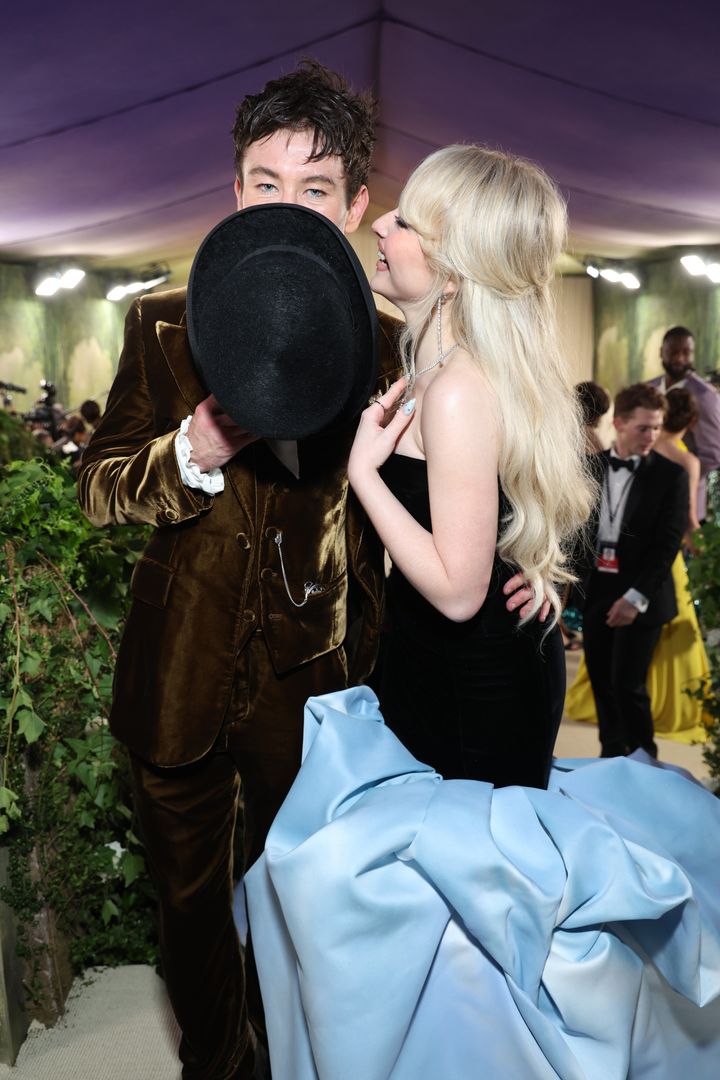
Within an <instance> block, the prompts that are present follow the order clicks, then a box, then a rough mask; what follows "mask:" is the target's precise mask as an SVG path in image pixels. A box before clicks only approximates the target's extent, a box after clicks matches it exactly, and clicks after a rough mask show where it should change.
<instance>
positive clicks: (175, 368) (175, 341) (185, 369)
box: [155, 317, 208, 412]
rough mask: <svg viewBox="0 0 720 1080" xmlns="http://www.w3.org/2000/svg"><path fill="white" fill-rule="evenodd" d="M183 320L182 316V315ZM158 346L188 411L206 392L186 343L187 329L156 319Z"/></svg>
mask: <svg viewBox="0 0 720 1080" xmlns="http://www.w3.org/2000/svg"><path fill="white" fill-rule="evenodd" d="M183 322H184V317H183ZM155 332H156V333H157V337H158V341H159V342H160V348H161V349H162V351H163V355H164V357H165V360H166V361H167V365H168V367H169V369H170V374H171V375H172V377H173V379H174V381H175V384H176V386H177V388H178V391H179V393H180V396H181V398H182V399H183V401H184V402H185V404H186V405H187V407H188V411H189V412H194V411H195V408H196V407H197V406H198V405H199V404H200V402H201V401H203V400H204V399H205V398H206V397H207V396H208V392H207V390H206V389H205V387H204V386H203V384H202V383H201V381H200V379H199V377H198V374H197V371H196V368H195V364H194V363H193V359H192V356H191V355H190V346H189V344H188V337H187V330H186V328H185V326H184V325H180V326H176V325H174V324H173V323H166V322H162V321H158V322H157V323H156V324H155Z"/></svg>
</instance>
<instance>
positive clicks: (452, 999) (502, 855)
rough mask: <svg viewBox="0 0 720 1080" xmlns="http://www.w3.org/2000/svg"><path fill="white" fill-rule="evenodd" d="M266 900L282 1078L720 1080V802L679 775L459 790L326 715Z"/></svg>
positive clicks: (264, 920) (261, 933)
mask: <svg viewBox="0 0 720 1080" xmlns="http://www.w3.org/2000/svg"><path fill="white" fill-rule="evenodd" d="M246 889H247V896H248V906H249V913H250V925H251V927H252V934H253V944H254V949H255V955H256V958H257V963H258V969H259V974H260V982H261V987H262V992H263V999H264V1001H265V1007H266V1017H267V1024H268V1034H269V1038H270V1052H271V1063H272V1072H273V1078H274V1080H318V1078H320V1080H390V1078H392V1080H476V1078H477V1080H557V1078H558V1077H560V1078H561V1080H628V1078H630V1080H641V1078H642V1080H661V1078H662V1080H717V1078H718V1077H720V998H719V997H718V995H720V800H717V799H715V798H714V797H713V796H712V795H710V794H709V793H708V792H706V791H705V790H704V789H703V788H702V787H701V786H700V785H697V784H695V783H693V782H691V781H689V780H687V779H685V778H684V777H682V776H679V775H677V774H675V773H672V772H668V771H665V770H662V769H657V768H652V767H650V766H649V765H643V764H638V763H635V762H632V761H628V760H627V759H624V758H618V759H613V760H609V761H593V762H558V763H557V767H556V768H555V769H554V771H553V774H552V778H551V787H550V790H548V791H539V790H535V789H531V788H519V787H513V788H505V789H502V790H498V791H495V790H494V789H493V788H492V787H491V785H489V784H484V783H479V782H475V781H464V780H451V781H443V780H441V778H440V777H439V776H438V775H437V774H436V773H435V772H433V770H432V769H431V768H429V767H428V766H426V765H423V764H421V763H420V762H418V761H416V760H415V758H413V757H412V756H411V755H410V754H409V753H408V751H407V750H406V749H405V748H404V747H403V746H402V744H401V743H400V742H399V741H398V740H397V739H396V738H395V736H394V735H393V734H392V732H391V731H390V730H389V729H387V728H386V727H385V726H384V724H383V722H382V717H381V715H380V712H379V710H378V704H377V699H376V698H375V696H374V694H373V693H372V692H371V691H370V690H368V689H366V688H360V687H358V688H354V689H352V690H347V691H345V692H342V693H337V694H328V695H325V696H323V697H319V698H312V699H311V700H310V701H308V703H307V706H306V711H305V733H304V747H303V765H302V768H301V770H300V772H299V774H298V777H297V780H296V781H295V784H294V785H293V787H292V789H291V791H290V793H289V795H288V797H287V799H286V800H285V803H284V804H283V806H282V808H281V810H280V812H279V814H278V816H277V818H276V820H275V822H274V824H273V826H272V829H271V830H270V834H269V836H268V840H267V845H266V849H265V854H264V855H263V857H262V858H261V859H260V860H259V861H258V862H257V863H256V864H255V865H254V866H253V867H252V868H251V870H250V871H249V873H248V875H247V877H246ZM700 1006H704V1007H703V1008H701V1007H700Z"/></svg>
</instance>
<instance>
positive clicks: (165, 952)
mask: <svg viewBox="0 0 720 1080" xmlns="http://www.w3.org/2000/svg"><path fill="white" fill-rule="evenodd" d="M188 663H192V659H191V658H188ZM197 677H198V678H199V679H202V677H203V676H202V671H201V670H198V672H197ZM346 682H347V671H346V665H345V656H344V652H343V650H342V649H336V650H333V651H332V652H330V653H326V654H325V655H324V656H320V657H318V658H317V659H315V660H312V661H310V662H309V663H307V664H303V665H302V666H300V667H298V668H295V669H294V670H292V671H290V672H287V673H286V674H284V675H281V676H278V675H276V674H275V671H274V669H273V667H272V664H271V661H270V656H269V654H268V650H267V646H266V644H265V639H264V638H263V635H262V633H261V632H259V631H258V632H257V633H256V634H254V635H253V637H252V638H251V639H250V641H249V643H248V644H247V646H246V647H245V648H244V649H243V651H242V652H241V653H240V655H239V656H238V659H237V666H236V670H235V680H234V685H233V694H232V704H231V707H230V709H229V710H228V714H227V716H226V718H225V723H224V724H223V727H222V730H221V732H220V736H219V737H218V740H217V742H216V744H215V746H214V747H213V749H212V750H211V751H210V753H209V754H207V755H206V756H205V757H204V758H202V759H201V760H200V761H198V762H195V763H194V764H192V765H185V766H180V767H178V768H168V769H162V768H158V767H156V766H152V765H148V764H147V763H145V762H143V761H141V760H140V759H139V758H137V757H134V756H132V757H131V765H132V775H133V788H134V796H135V808H136V811H137V815H138V818H139V822H140V830H141V833H142V837H143V840H144V843H145V845H146V849H147V854H148V859H149V863H150V868H151V872H152V875H153V879H154V881H155V885H156V888H157V891H158V896H159V902H160V940H161V955H162V962H163V973H164V976H165V981H166V983H167V987H168V993H169V995H170V1000H171V1002H172V1006H173V1010H174V1012H175V1016H176V1017H177V1020H178V1023H179V1025H180V1028H181V1030H182V1042H181V1045H180V1058H181V1060H182V1062H183V1072H182V1075H183V1078H184V1080H246V1078H250V1077H251V1076H252V1072H253V1062H254V1054H253V1049H252V1044H253V1042H254V1039H253V1037H252V1034H251V1027H250V1025H251V1024H252V1026H253V1027H254V1028H255V1030H256V1031H257V1032H258V1034H259V1036H260V1038H261V1039H262V1038H263V1037H264V1021H263V1011H262V1004H261V1001H260V994H259V989H258V984H257V976H256V973H255V969H254V964H253V961H252V956H251V950H250V949H248V951H247V952H248V955H247V956H246V965H245V967H246V968H247V971H244V965H243V958H242V953H241V948H240V943H239V940H238V935H237V932H236V929H235V924H234V922H233V915H232V896H233V832H234V828H235V816H236V808H237V800H238V795H239V791H240V785H241V784H242V791H243V797H244V823H245V824H244V837H243V847H244V852H245V866H246V867H250V866H251V865H252V863H253V862H254V861H255V860H256V859H257V858H258V856H259V855H260V854H261V853H262V850H263V845H264V842H265V837H266V835H267V832H268V829H269V828H270V825H271V824H272V821H273V818H274V817H275V814H276V813H277V811H278V809H279V807H280V805H281V803H282V801H283V799H284V798H285V795H286V794H287V792H288V790H289V788H290V786H291V784H292V782H293V779H294V778H295V774H296V772H297V770H298V768H299V766H300V754H301V749H302V725H303V707H304V705H305V702H306V700H307V698H308V697H311V696H313V695H316V694H323V693H328V692H329V691H331V690H338V689H341V688H342V687H344V686H345V685H346ZM246 977H247V992H246Z"/></svg>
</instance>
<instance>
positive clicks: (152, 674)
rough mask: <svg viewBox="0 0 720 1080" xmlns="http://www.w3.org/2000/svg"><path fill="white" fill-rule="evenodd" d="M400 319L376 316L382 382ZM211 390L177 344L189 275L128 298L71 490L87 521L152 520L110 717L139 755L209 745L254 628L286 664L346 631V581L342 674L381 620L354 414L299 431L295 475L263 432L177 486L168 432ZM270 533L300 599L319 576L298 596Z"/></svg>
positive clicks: (393, 370)
mask: <svg viewBox="0 0 720 1080" xmlns="http://www.w3.org/2000/svg"><path fill="white" fill-rule="evenodd" d="M395 328H396V324H395V323H394V321H393V320H392V319H388V318H387V317H384V316H380V334H379V340H380V377H379V380H378V389H384V388H386V386H387V385H388V384H389V382H390V381H392V379H393V378H395V377H396V376H397V374H398V371H397V359H396V353H395ZM206 396H207V390H206V388H205V387H204V386H203V385H202V383H201V382H200V380H199V378H198V375H197V372H196V370H195V368H194V365H193V362H192V359H191V356H190V351H189V347H188V339H187V333H186V327H185V292H184V290H175V291H173V292H170V293H165V294H159V295H150V296H145V297H142V298H140V299H138V300H136V301H135V302H134V304H133V305H132V307H131V309H130V312H129V314H128V318H127V323H126V336H125V347H124V349H123V353H122V356H121V358H120V365H119V369H118V374H117V377H116V380H115V382H114V384H113V388H112V390H111V393H110V396H109V398H108V404H107V409H106V412H105V415H104V416H103V418H102V420H101V422H100V425H99V427H98V429H97V431H96V432H95V434H94V436H93V438H92V440H91V442H90V445H89V447H88V449H87V450H86V452H85V454H84V457H83V463H82V468H81V471H80V475H79V478H78V490H79V498H80V502H81V505H82V507H83V509H84V511H85V513H86V514H87V516H88V517H89V518H90V520H91V521H93V522H94V523H95V524H97V525H108V524H111V523H118V524H124V523H130V522H138V523H147V524H152V525H154V526H156V529H155V532H154V534H153V536H152V538H151V539H150V542H149V543H148V545H147V548H146V550H145V552H144V554H143V557H142V558H141V559H140V561H139V563H138V565H137V567H136V569H135V572H134V574H133V579H132V584H131V588H132V594H133V604H132V607H131V611H130V615H129V617H128V621H127V625H126V627H125V632H124V635H123V640H122V645H121V648H120V654H119V657H118V663H117V667H116V672H115V686H114V701H113V708H112V712H111V716H110V724H111V730H112V731H113V734H115V735H116V737H117V738H119V739H120V740H121V741H122V742H124V743H126V744H127V745H128V746H129V748H130V749H131V750H132V752H133V753H134V754H135V755H136V756H137V757H139V758H141V759H143V760H144V761H147V762H150V763H153V764H157V765H162V766H177V765H180V764H184V763H188V762H192V761H196V760H198V759H199V758H201V757H202V756H203V755H204V754H206V753H207V752H208V751H209V749H210V748H211V747H212V745H213V744H214V742H215V739H216V737H217V735H218V732H219V730H220V726H221V724H222V721H223V717H224V716H225V714H226V711H227V708H228V705H229V702H230V697H231V692H232V684H233V676H234V670H235V661H236V657H237V656H238V654H239V653H240V651H241V650H242V649H243V648H244V647H245V645H246V644H247V641H248V640H249V638H250V636H251V635H252V634H253V633H254V632H255V630H256V629H258V628H260V629H261V630H262V633H263V635H264V637H265V640H266V641H267V644H268V649H269V653H270V656H271V659H272V663H273V666H274V669H275V672H276V673H277V674H278V675H282V674H283V673H285V672H288V671H290V670H291V669H293V668H295V667H297V666H299V665H300V664H304V663H307V662H308V661H310V660H312V659H314V658H316V657H318V656H322V655H323V654H325V653H327V652H330V651H331V650H333V649H336V648H337V647H338V646H340V645H341V644H342V643H343V642H344V641H345V639H346V636H347V635H348V593H349V591H351V592H352V594H353V598H354V599H355V600H356V602H357V606H358V610H359V623H358V625H357V626H355V627H353V633H352V639H353V648H352V650H348V663H349V672H350V679H351V681H357V680H361V679H362V678H363V677H364V676H365V675H367V673H368V672H369V671H370V670H371V668H372V665H373V662H374V657H375V652H376V648H377V640H378V632H379V623H380V602H381V595H382V583H383V568H382V557H381V551H380V548H379V545H378V543H377V538H376V537H375V535H374V533H373V532H372V530H370V529H369V528H368V527H367V526H366V520H365V517H364V515H363V513H362V512H361V510H360V508H359V506H358V504H357V503H356V502H355V500H354V498H353V497H352V495H351V493H350V492H349V489H348V483H347V474H346V466H347V457H348V453H349V450H350V446H351V445H352V440H353V435H354V429H355V422H354V421H353V422H352V423H349V424H348V425H346V426H345V427H344V428H343V429H342V430H340V431H337V432H335V433H333V434H332V435H327V436H318V437H315V438H313V439H308V440H305V441H302V442H300V443H299V444H298V456H299V462H300V479H299V480H296V479H295V478H294V477H293V476H292V474H291V473H290V472H289V471H288V470H287V469H286V468H285V467H284V466H283V465H281V464H280V462H278V461H277V459H276V458H275V457H274V455H273V454H272V452H271V451H270V449H269V448H268V447H267V446H266V445H265V444H264V443H262V442H259V443H256V444H253V445H251V446H249V447H247V448H246V449H245V450H243V451H242V452H241V453H240V454H238V455H237V456H236V457H235V458H234V459H233V460H232V461H231V462H230V463H229V464H228V465H227V466H226V467H225V470H224V473H225V491H224V492H223V493H222V494H221V495H219V496H216V497H212V496H207V495H204V494H203V493H202V492H199V491H193V490H191V489H190V488H187V487H185V485H184V484H183V483H182V481H181V479H180V475H179V471H178V467H177V462H176V459H175V452H174V445H173V444H174V440H175V435H176V432H177V429H178V428H179V425H180V423H181V421H182V420H183V419H184V417H185V416H187V415H188V413H190V412H192V411H193V410H194V409H195V407H196V406H197V405H198V403H199V402H200V401H202V400H203V399H204V398H205V397H206ZM280 533H281V534H282V555H283V559H284V563H285V569H286V573H287V579H288V585H289V589H290V592H291V593H292V595H293V598H294V599H295V600H296V601H301V600H302V598H303V589H304V583H305V582H307V581H312V582H314V583H316V584H317V585H318V586H319V587H320V589H321V590H322V591H321V592H320V593H319V594H317V595H313V596H311V597H310V598H309V600H308V603H307V604H306V605H305V606H304V607H302V608H296V607H294V606H293V604H292V603H291V601H290V599H289V597H288V594H287V591H286V588H285V584H284V581H283V576H282V568H281V564H280V549H279V548H278V544H277V539H278V535H279V534H280ZM328 689H330V688H328ZM300 723H301V720H300V718H298V724H300Z"/></svg>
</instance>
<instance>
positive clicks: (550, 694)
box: [348, 146, 591, 787]
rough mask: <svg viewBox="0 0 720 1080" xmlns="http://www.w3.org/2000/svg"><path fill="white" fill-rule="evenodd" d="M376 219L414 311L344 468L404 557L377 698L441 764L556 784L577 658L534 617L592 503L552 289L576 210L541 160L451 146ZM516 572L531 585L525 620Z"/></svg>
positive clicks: (385, 291) (398, 290)
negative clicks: (401, 371)
mask: <svg viewBox="0 0 720 1080" xmlns="http://www.w3.org/2000/svg"><path fill="white" fill-rule="evenodd" d="M373 229H374V231H375V233H376V234H377V238H378V263H377V267H376V272H375V274H374V276H373V278H372V281H371V285H372V288H373V289H374V290H375V291H376V292H378V293H380V295H382V296H384V297H386V298H387V299H388V300H391V301H392V302H393V303H394V304H396V305H397V307H399V308H400V309H401V310H402V311H403V313H404V315H405V317H406V320H407V326H406V330H405V334H404V346H405V356H406V366H407V375H406V379H405V380H404V381H403V382H402V383H401V384H400V385H396V386H395V387H394V388H391V390H390V392H389V393H388V394H386V395H385V396H384V397H382V398H380V399H379V401H378V402H377V403H375V404H372V405H371V406H370V407H369V408H368V409H367V410H366V412H365V413H364V415H363V417H362V420H361V423H360V426H359V430H358V433H357V436H356V439H355V444H354V446H353V449H352V452H351V456H350V463H349V468H348V474H349V478H350V483H351V484H352V486H353V488H354V490H355V493H356V494H357V496H358V498H359V499H360V501H361V502H362V503H363V505H364V507H365V509H366V511H367V513H368V515H369V517H370V519H371V520H372V522H373V524H374V526H375V528H376V530H377V532H378V534H379V536H380V539H381V540H382V542H383V543H384V544H385V547H386V549H387V551H388V553H389V555H390V558H391V560H392V564H393V567H392V572H391V576H390V581H389V587H388V614H389V622H390V628H389V632H388V634H387V636H386V639H385V641H384V644H383V649H382V653H381V664H380V668H379V677H378V679H377V682H376V689H377V691H378V696H379V698H380V706H381V709H382V711H383V715H384V717H385V721H386V723H387V724H388V725H389V726H390V727H391V728H392V729H393V730H394V731H395V733H396V734H397V735H398V736H399V737H400V738H401V740H402V741H403V742H404V743H405V745H406V746H407V747H408V749H409V750H411V752H412V753H413V754H414V755H415V756H416V757H418V758H419V759H420V760H421V761H427V762H430V763H431V764H432V765H433V766H434V767H435V768H437V769H438V771H439V772H440V773H442V775H443V776H445V777H465V778H473V779H479V780H489V781H491V782H492V783H494V784H495V785H496V786H504V785H506V784H517V783H520V784H529V785H533V786H536V787H544V786H545V785H546V782H547V776H548V772H549V769H550V761H551V755H552V749H553V745H554V742H555V736H556V733H557V728H558V725H559V723H560V718H561V715H562V705H563V698H564V689H565V682H564V671H565V668H564V657H563V646H562V639H561V636H560V631H559V629H557V628H556V627H553V629H551V630H550V631H549V632H548V627H547V625H546V626H543V625H541V624H540V623H539V621H538V620H537V618H536V617H535V616H537V614H538V612H539V610H540V607H541V604H542V600H543V596H544V595H547V596H548V597H549V598H550V601H551V603H552V607H553V608H554V610H555V615H557V614H558V609H559V600H558V591H557V590H558V588H561V587H562V586H563V585H564V584H565V583H566V582H568V581H569V580H570V574H569V570H568V566H567V563H566V552H567V549H568V545H569V543H570V542H571V540H572V539H573V537H574V536H576V534H577V532H578V530H579V529H580V528H581V526H582V524H583V522H584V521H585V520H586V518H587V517H588V515H589V513H590V508H591V488H590V485H589V483H588V481H587V479H586V476H585V472H584V465H583V454H582V450H583V446H584V441H583V440H584V435H583V431H582V427H581V422H580V418H579V409H578V406H577V404H576V399H575V395H574V392H573V388H572V386H571V384H570V381H569V379H568V373H567V370H566V367H565V365H564V363H563V361H562V359H561V357H560V355H559V350H558V344H557V339H556V334H555V322H554V318H553V310H552V301H551V297H550V282H551V279H552V277H553V274H554V271H555V263H556V261H557V258H558V256H559V254H560V252H561V250H562V246H563V241H564V239H565V207H564V204H563V201H562V199H561V198H560V196H559V194H558V192H557V190H556V188H555V186H554V185H553V184H552V182H551V181H550V180H549V179H548V177H547V176H546V175H545V174H544V173H543V172H542V171H541V170H540V169H538V168H537V167H536V166H534V165H532V164H530V163H529V162H526V161H522V160H520V159H518V158H514V157H511V156H510V155H507V154H503V153H500V152H497V151H491V150H486V149H482V148H480V147H476V146H451V147H448V148H446V149H444V150H440V151H438V152H437V153H435V154H433V155H432V156H431V157H429V158H428V159H427V160H426V161H424V162H423V163H422V164H421V165H420V166H419V167H418V168H417V169H416V171H415V172H414V173H413V175H412V176H411V177H410V179H409V181H408V183H407V186H406V188H405V190H404V192H403V194H402V198H401V200H400V206H399V208H398V209H397V210H395V211H392V212H391V213H388V214H385V215H384V217H381V218H380V219H379V220H378V221H376V222H375V223H374V225H373ZM400 396H402V400H403V404H402V405H401V406H400V408H399V409H398V410H397V411H396V412H395V413H394V415H393V406H394V405H395V404H396V402H397V399H398V398H399V397H400ZM517 570H519V571H520V572H521V573H522V574H523V575H524V576H525V578H526V580H527V581H528V582H529V583H530V584H531V586H532V588H533V590H534V595H535V600H534V603H533V604H532V605H531V611H530V617H529V618H526V619H524V620H521V622H520V625H518V617H517V614H514V613H513V614H511V613H508V611H506V610H505V598H504V595H503V587H504V586H505V585H506V584H507V582H508V580H509V579H510V578H511V577H512V576H513V574H515V573H516V571H517Z"/></svg>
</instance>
